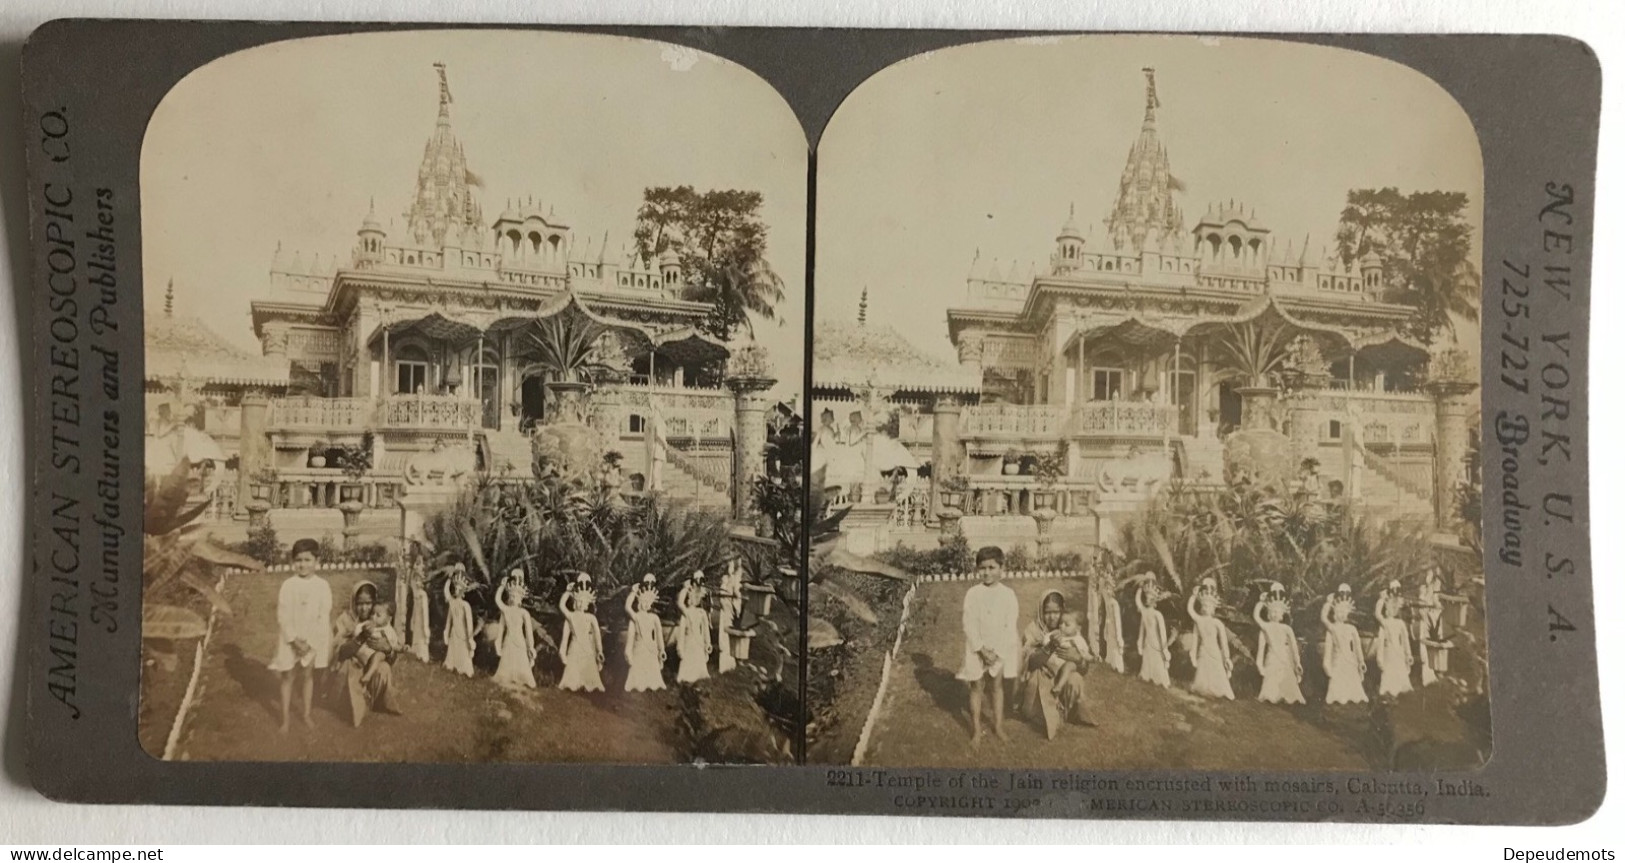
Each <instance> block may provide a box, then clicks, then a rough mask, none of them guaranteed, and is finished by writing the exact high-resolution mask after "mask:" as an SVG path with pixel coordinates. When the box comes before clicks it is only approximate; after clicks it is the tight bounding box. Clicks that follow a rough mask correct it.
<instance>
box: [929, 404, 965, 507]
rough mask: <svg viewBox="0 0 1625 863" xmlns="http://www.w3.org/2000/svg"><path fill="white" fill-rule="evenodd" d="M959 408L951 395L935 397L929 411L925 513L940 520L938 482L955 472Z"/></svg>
mask: <svg viewBox="0 0 1625 863" xmlns="http://www.w3.org/2000/svg"><path fill="white" fill-rule="evenodd" d="M961 410H962V406H961V405H960V403H959V399H958V398H957V397H955V396H946V395H945V396H937V399H936V401H935V403H934V404H933V405H932V408H931V496H930V498H929V499H928V501H929V503H930V509H929V512H930V514H931V515H933V516H936V517H939V518H940V517H941V511H942V509H943V508H944V507H943V502H942V495H943V489H942V482H943V480H945V479H947V478H948V477H950V476H952V475H953V474H954V473H956V472H958V470H959V462H960V456H961V454H962V453H961V451H960V447H961V444H960V442H959V414H960V411H961Z"/></svg>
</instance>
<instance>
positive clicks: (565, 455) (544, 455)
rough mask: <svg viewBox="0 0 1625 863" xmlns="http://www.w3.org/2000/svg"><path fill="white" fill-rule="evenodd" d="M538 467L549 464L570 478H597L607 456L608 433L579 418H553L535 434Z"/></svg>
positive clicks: (533, 453)
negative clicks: (571, 419)
mask: <svg viewBox="0 0 1625 863" xmlns="http://www.w3.org/2000/svg"><path fill="white" fill-rule="evenodd" d="M531 454H532V455H533V456H534V457H535V462H536V465H537V468H538V469H540V468H541V466H542V465H547V466H548V467H549V468H551V469H553V470H557V471H558V473H559V475H560V476H561V477H563V478H564V479H566V480H571V481H574V480H579V481H581V482H593V481H594V477H595V475H596V471H597V470H598V466H599V465H600V464H602V463H603V460H604V436H603V435H602V434H599V432H598V430H597V429H595V428H593V427H592V426H589V425H586V424H585V423H579V422H549V423H546V424H544V425H540V426H537V427H536V431H535V432H533V433H532V434H531Z"/></svg>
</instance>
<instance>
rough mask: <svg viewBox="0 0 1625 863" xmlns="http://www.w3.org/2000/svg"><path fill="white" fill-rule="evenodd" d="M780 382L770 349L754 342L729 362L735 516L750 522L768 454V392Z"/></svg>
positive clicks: (754, 512) (736, 519)
mask: <svg viewBox="0 0 1625 863" xmlns="http://www.w3.org/2000/svg"><path fill="white" fill-rule="evenodd" d="M777 382H778V381H777V380H775V379H774V378H773V377H772V367H771V366H770V365H769V363H768V360H767V349H766V348H763V347H762V346H761V345H758V344H755V343H751V344H748V345H745V346H744V347H742V348H740V349H739V351H738V352H736V353H735V354H734V355H733V356H732V357H731V358H730V359H729V362H728V377H727V378H726V379H725V380H724V381H723V383H724V384H726V385H727V387H728V389H729V390H730V391H732V392H733V394H734V487H733V517H734V520H735V521H739V522H746V523H749V522H751V521H752V520H753V519H754V518H755V517H756V506H755V502H754V501H753V500H752V497H753V495H752V494H751V491H752V489H753V488H754V487H755V485H756V478H757V477H759V476H761V475H762V471H763V469H764V459H765V457H766V453H767V396H766V395H764V393H765V392H766V390H767V389H768V388H770V387H772V386H773V384H775V383H777Z"/></svg>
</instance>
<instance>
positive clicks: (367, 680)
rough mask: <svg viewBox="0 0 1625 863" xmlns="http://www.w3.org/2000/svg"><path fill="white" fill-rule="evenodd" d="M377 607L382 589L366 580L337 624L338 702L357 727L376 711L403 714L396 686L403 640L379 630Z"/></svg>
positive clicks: (335, 676) (335, 671) (335, 679)
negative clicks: (396, 673) (376, 619)
mask: <svg viewBox="0 0 1625 863" xmlns="http://www.w3.org/2000/svg"><path fill="white" fill-rule="evenodd" d="M377 605H378V586H377V585H375V584H373V583H372V582H370V581H363V582H361V583H360V584H358V585H356V587H355V591H354V592H353V593H351V594H350V607H349V608H348V609H345V610H344V611H343V612H341V613H340V614H339V616H338V619H337V620H335V621H333V664H332V669H333V688H334V690H336V696H337V697H336V698H335V701H336V702H337V704H338V706H339V708H340V711H341V712H342V711H343V710H345V709H347V710H349V713H350V721H351V722H352V723H354V724H355V725H356V726H357V727H360V725H361V721H362V720H363V719H366V718H367V713H368V712H369V711H372V710H381V711H383V712H385V713H400V709H399V708H398V707H396V705H395V690H394V687H393V686H392V679H393V674H392V672H393V670H394V667H393V663H394V661H395V657H396V656H398V655H400V647H401V646H400V641H399V639H398V637H386V636H383V633H382V632H381V631H380V630H379V623H378V622H375V621H374V620H373V616H374V615H373V612H374V610H375V608H376V606H377ZM391 636H393V633H391Z"/></svg>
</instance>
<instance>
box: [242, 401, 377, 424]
mask: <svg viewBox="0 0 1625 863" xmlns="http://www.w3.org/2000/svg"><path fill="white" fill-rule="evenodd" d="M376 407H377V403H376V402H374V401H373V400H372V399H355V398H351V399H321V398H310V397H297V396H296V397H292V398H285V399H271V405H270V410H269V411H268V412H267V413H266V421H265V424H266V426H267V427H268V428H273V429H323V430H326V429H334V430H340V431H342V430H346V429H358V430H359V429H364V428H366V427H368V426H370V425H372V420H373V415H374V411H375V408H376Z"/></svg>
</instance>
